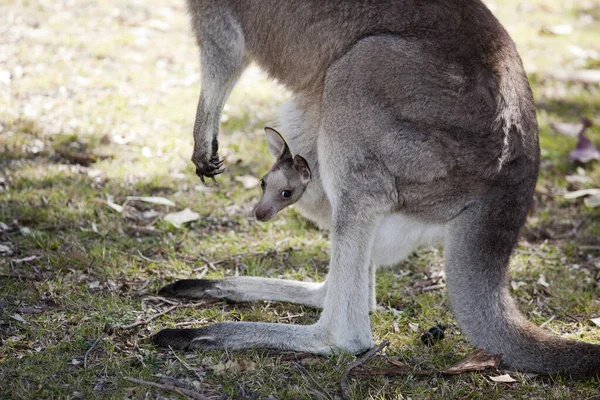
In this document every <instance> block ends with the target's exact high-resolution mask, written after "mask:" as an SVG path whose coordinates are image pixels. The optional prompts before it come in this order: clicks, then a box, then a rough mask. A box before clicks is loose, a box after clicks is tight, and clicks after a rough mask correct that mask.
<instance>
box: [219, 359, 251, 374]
mask: <svg viewBox="0 0 600 400" xmlns="http://www.w3.org/2000/svg"><path fill="white" fill-rule="evenodd" d="M208 368H210V369H211V370H212V371H213V372H214V373H215V374H216V375H224V374H226V373H228V374H229V373H231V374H239V373H240V372H244V371H254V370H256V369H257V368H258V364H257V363H255V362H253V361H250V360H244V359H240V360H230V361H227V362H226V363H218V364H216V365H212V366H210V367H208Z"/></svg>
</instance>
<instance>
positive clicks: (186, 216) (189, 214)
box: [164, 208, 200, 228]
mask: <svg viewBox="0 0 600 400" xmlns="http://www.w3.org/2000/svg"><path fill="white" fill-rule="evenodd" d="M164 219H165V221H167V222H170V223H171V224H173V226H174V227H175V228H181V225H183V224H185V223H187V222H192V221H196V220H198V219H200V214H198V213H197V212H194V211H192V210H190V209H189V208H186V209H185V210H182V211H179V212H175V213H169V214H167V215H165V217H164Z"/></svg>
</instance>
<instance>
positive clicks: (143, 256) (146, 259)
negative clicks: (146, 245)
mask: <svg viewBox="0 0 600 400" xmlns="http://www.w3.org/2000/svg"><path fill="white" fill-rule="evenodd" d="M137 252H138V254H139V256H140V258H141V259H142V260H144V261H148V262H153V263H155V264H158V263H159V262H160V260H153V259H151V258H149V257H146V256H145V255H143V254H142V252H141V251H140V249H138V251H137Z"/></svg>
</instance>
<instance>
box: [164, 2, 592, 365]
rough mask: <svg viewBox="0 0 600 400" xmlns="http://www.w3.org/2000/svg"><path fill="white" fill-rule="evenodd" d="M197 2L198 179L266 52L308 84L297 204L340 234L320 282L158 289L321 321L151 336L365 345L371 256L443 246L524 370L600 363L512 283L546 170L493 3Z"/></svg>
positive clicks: (470, 300)
mask: <svg viewBox="0 0 600 400" xmlns="http://www.w3.org/2000/svg"><path fill="white" fill-rule="evenodd" d="M188 6H189V11H190V14H191V17H192V23H193V27H194V30H195V33H196V36H197V39H198V43H199V46H200V49H201V52H200V53H201V67H202V87H201V92H200V100H199V103H198V110H197V115H196V122H195V125H194V141H195V144H194V152H193V156H192V161H193V162H194V164H195V165H196V167H197V173H198V175H199V176H200V177H201V178H204V177H205V176H206V177H214V176H215V175H217V174H219V173H221V172H222V171H223V169H222V162H221V161H220V160H219V157H218V155H217V152H218V140H217V135H218V128H219V127H218V124H219V120H220V115H221V112H222V108H223V105H224V103H225V100H226V99H227V97H228V95H229V93H230V91H231V89H232V88H233V86H234V85H235V83H236V81H237V79H238V78H239V76H240V74H241V73H242V71H243V70H244V69H245V67H246V66H247V65H248V63H249V62H250V61H254V62H256V63H257V64H259V65H260V66H261V67H262V68H263V69H264V70H265V71H266V72H267V73H268V74H269V75H270V76H272V77H273V78H275V79H276V80H278V81H279V82H280V83H282V84H283V85H285V86H286V87H287V88H288V89H290V90H291V91H292V92H293V93H294V98H293V100H292V101H291V102H290V103H288V104H287V105H286V106H285V107H284V109H283V122H284V124H283V128H284V129H283V132H285V133H286V135H287V138H288V140H289V142H290V146H291V152H292V153H294V154H301V155H302V156H303V157H304V158H305V160H306V161H308V164H309V168H308V170H309V173H310V175H308V178H309V179H310V180H311V183H309V184H308V185H307V186H306V190H305V191H304V193H302V194H301V196H300V197H299V199H298V198H292V200H297V201H298V208H299V209H300V210H301V211H302V212H304V213H305V214H306V216H307V217H309V218H310V219H312V220H315V221H316V222H317V223H319V224H320V225H321V226H323V227H326V228H329V229H330V231H331V261H330V268H329V273H328V275H327V278H326V280H325V282H323V283H303V282H293V281H284V280H277V279H266V278H253V277H235V278H228V279H222V280H214V281H209V280H184V281H178V282H175V283H173V284H171V285H168V286H166V287H165V288H163V289H162V291H161V292H162V293H163V294H168V295H173V296H181V297H192V298H202V297H217V298H228V299H231V300H236V301H249V300H276V301H291V302H296V303H301V304H308V305H312V306H317V307H322V308H323V311H322V313H321V317H320V318H319V320H318V322H317V323H315V324H314V325H308V326H301V325H291V324H268V323H250V322H248V323H243V322H235V323H217V324H213V325H208V326H205V327H201V328H198V329H166V330H163V331H161V332H159V333H157V334H156V335H155V336H154V337H153V340H154V342H155V343H157V344H159V345H161V346H172V347H175V348H228V349H243V348H251V347H269V348H276V349H286V350H293V351H304V352H312V353H318V354H329V353H331V351H332V350H335V349H343V350H347V351H350V352H353V353H360V352H363V351H365V350H367V349H368V348H370V347H371V346H373V340H372V336H371V327H370V321H369V310H370V309H372V308H373V306H374V302H375V299H374V294H373V292H374V290H373V286H374V285H373V281H374V278H373V277H374V272H375V268H374V266H373V264H374V263H381V264H391V263H395V262H397V261H399V260H400V259H402V258H403V257H405V256H406V255H407V254H409V253H410V251H411V250H412V249H413V248H414V247H415V246H418V245H420V244H423V243H432V242H436V241H438V240H439V241H441V242H442V243H443V245H444V253H445V264H446V279H447V286H448V295H449V298H450V302H451V306H452V309H453V311H454V314H455V316H456V319H457V321H458V323H459V325H460V327H461V330H462V331H463V332H464V333H465V334H466V335H467V336H468V337H469V339H470V340H471V341H472V342H473V344H475V345H477V346H480V347H482V348H484V349H485V350H486V351H488V352H490V353H502V354H503V361H504V363H505V364H506V365H507V366H509V367H511V368H514V369H518V370H522V371H532V372H538V373H548V374H557V373H558V374H563V375H572V376H582V375H600V346H599V345H595V344H590V343H584V342H580V341H573V340H565V339H563V338H560V337H557V336H553V335H551V334H549V333H547V332H546V331H544V330H542V329H540V328H538V327H536V326H534V325H533V324H531V323H529V322H528V321H527V320H525V318H524V317H523V316H522V315H521V314H520V313H519V311H518V309H517V307H516V306H515V303H514V301H513V299H512V298H511V297H510V295H509V292H508V290H507V288H506V280H507V274H508V271H507V270H508V261H509V257H510V254H511V252H512V249H513V247H514V246H515V244H516V241H517V238H518V235H519V230H520V228H521V227H522V225H523V223H524V221H525V217H526V214H527V211H528V209H529V207H530V204H531V201H532V195H533V191H534V187H535V183H536V179H537V173H538V164H539V146H538V138H537V122H536V116H535V108H534V103H533V99H532V94H531V90H530V88H529V84H528V81H527V78H526V75H525V73H524V71H523V67H522V64H521V60H520V58H519V55H518V54H517V51H516V49H515V46H514V43H513V42H512V40H511V39H510V37H509V36H508V34H507V33H506V31H505V30H504V29H503V28H502V26H501V25H500V23H499V22H498V21H497V20H496V19H495V18H494V16H493V15H492V14H491V13H490V11H489V10H488V9H487V8H486V7H485V6H484V5H483V4H482V3H481V2H480V1H479V0H431V1H427V0H398V1H389V0H386V1H383V0H371V1H358V0H304V1H287V0H250V1H241V0H188ZM292 163H293V159H292ZM275 167H277V164H276V165H275ZM298 168H299V169H301V165H298ZM273 173H274V170H273V169H272V170H271V172H270V173H269V175H271V174H273ZM305 178H306V177H305ZM315 182H318V184H315ZM267 185H269V183H268V182H267ZM258 211H259V212H258V213H257V216H258V217H261V216H262V217H265V218H266V217H268V216H269V214H268V213H265V214H261V212H260V210H258Z"/></svg>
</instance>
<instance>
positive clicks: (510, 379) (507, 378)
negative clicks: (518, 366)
mask: <svg viewBox="0 0 600 400" xmlns="http://www.w3.org/2000/svg"><path fill="white" fill-rule="evenodd" d="M490 379H491V380H493V381H494V382H502V383H513V382H516V381H517V380H516V379H515V378H513V377H512V376H510V375H508V374H504V375H498V376H490Z"/></svg>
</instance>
